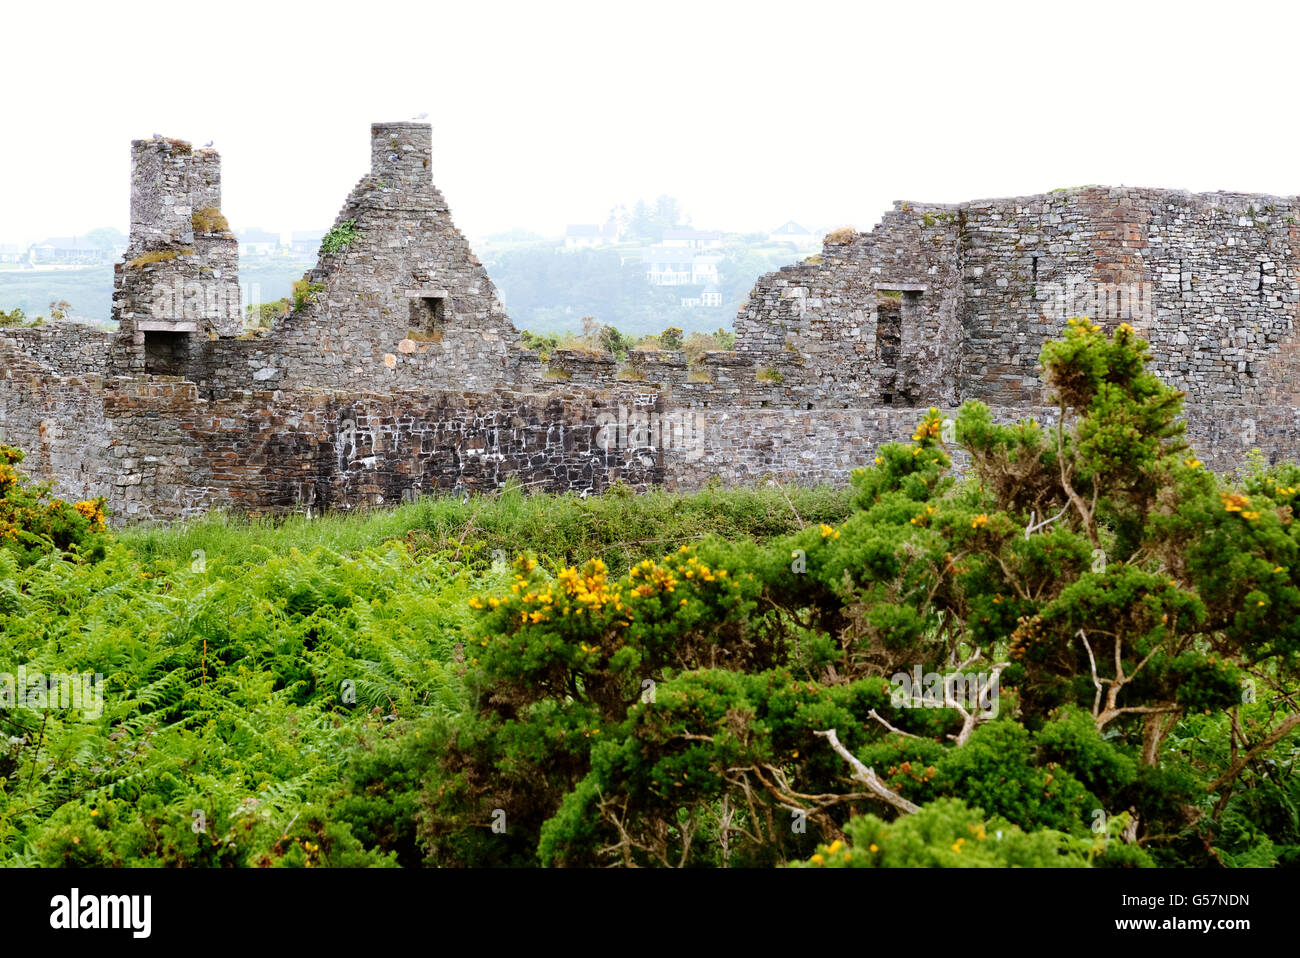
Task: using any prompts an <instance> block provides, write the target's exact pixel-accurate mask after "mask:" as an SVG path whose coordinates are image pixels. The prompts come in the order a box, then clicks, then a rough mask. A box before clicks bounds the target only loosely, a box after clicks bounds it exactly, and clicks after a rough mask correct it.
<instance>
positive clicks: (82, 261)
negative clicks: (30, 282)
mask: <svg viewBox="0 0 1300 958" xmlns="http://www.w3.org/2000/svg"><path fill="white" fill-rule="evenodd" d="M29 253H30V256H31V261H32V262H33V263H35V264H36V265H37V266H98V265H99V264H101V263H107V262H108V257H109V252H108V250H104V249H100V248H99V247H98V246H92V245H91V244H90V243H88V242H86V241H85V240H84V239H81V238H79V237H76V236H51V237H50V238H49V239H46V240H42V241H41V242H39V243H33V244H32V245H31V247H29Z"/></svg>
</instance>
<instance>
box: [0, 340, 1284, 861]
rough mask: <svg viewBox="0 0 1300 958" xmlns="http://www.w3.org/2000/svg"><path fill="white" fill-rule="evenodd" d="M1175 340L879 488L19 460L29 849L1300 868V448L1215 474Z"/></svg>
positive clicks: (942, 434)
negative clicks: (1186, 434) (52, 465)
mask: <svg viewBox="0 0 1300 958" xmlns="http://www.w3.org/2000/svg"><path fill="white" fill-rule="evenodd" d="M1146 348H1147V347H1146V344H1145V343H1144V342H1142V341H1141V340H1140V339H1138V338H1137V337H1136V336H1135V335H1134V333H1133V331H1132V330H1131V329H1129V328H1128V327H1127V326H1124V325H1122V326H1120V327H1119V329H1118V330H1117V331H1116V332H1115V334H1114V335H1113V336H1107V335H1106V334H1104V333H1103V332H1102V331H1101V330H1100V329H1099V328H1098V327H1096V326H1094V325H1091V324H1089V323H1088V322H1087V321H1072V322H1071V324H1070V326H1069V328H1068V329H1067V332H1066V334H1065V337H1064V338H1063V339H1062V340H1060V341H1056V342H1052V343H1049V344H1048V345H1047V346H1046V348H1045V349H1044V351H1043V356H1042V361H1043V366H1044V369H1045V371H1046V374H1047V377H1048V381H1049V382H1050V383H1051V385H1052V387H1053V388H1054V390H1055V391H1056V393H1057V395H1058V397H1059V415H1058V417H1057V423H1056V424H1053V425H1042V424H1039V423H1037V422H1034V421H1024V422H1021V423H1018V424H1016V425H1012V426H999V425H995V424H994V423H993V422H992V420H991V418H990V415H989V411H988V409H987V408H986V407H984V406H983V405H981V404H980V403H977V402H968V403H967V404H966V405H965V406H963V407H962V408H961V410H960V412H958V413H956V414H955V416H954V419H952V420H945V419H944V417H943V416H942V414H940V413H939V412H938V411H936V410H930V412H929V413H928V414H925V415H924V416H923V418H922V419H921V421H920V422H919V423H918V426H917V429H916V432H915V434H914V435H913V436H912V439H911V441H910V442H908V443H897V444H891V445H888V446H885V447H883V448H882V449H881V450H880V452H879V456H878V457H877V458H876V460H875V462H874V463H872V464H869V465H867V466H866V467H865V468H862V469H859V470H856V471H855V472H854V474H853V476H852V488H851V489H849V490H846V491H835V490H828V489H817V490H790V491H788V492H787V491H785V490H782V489H780V488H764V489H762V490H738V491H726V492H723V491H718V490H709V491H705V492H701V493H698V494H695V495H690V496H676V495H670V494H667V493H652V494H648V495H643V496H633V495H631V494H630V493H628V492H627V491H626V490H624V489H621V488H618V487H616V488H615V489H614V490H613V491H611V492H610V493H608V494H607V495H605V496H603V497H600V498H595V499H585V500H584V499H578V498H576V497H572V496H524V495H522V494H521V493H520V492H519V491H518V490H507V491H506V492H505V493H503V494H501V495H499V496H493V497H484V498H480V499H474V500H470V501H468V502H461V501H456V500H447V499H429V500H424V501H422V502H419V503H416V504H414V505H411V506H407V507H403V508H401V509H398V510H395V511H392V512H385V513H378V514H370V515H364V516H340V517H327V518H324V519H316V520H310V521H309V520H306V519H293V520H288V521H285V522H283V523H280V524H277V525H271V524H267V523H257V522H248V521H235V520H227V519H223V518H220V517H215V518H210V519H208V520H205V521H203V522H200V523H197V524H191V525H186V526H177V527H173V528H170V529H157V528H154V529H133V530H130V531H127V532H123V533H120V534H118V535H116V536H114V535H111V534H110V533H109V532H108V531H107V530H106V528H105V525H106V523H105V516H104V512H103V508H104V503H103V502H102V501H96V502H83V503H71V504H70V503H62V502H59V501H58V500H55V499H52V498H51V497H50V495H49V492H48V490H47V489H43V488H41V487H34V486H32V485H30V484H28V483H27V482H26V481H25V480H24V479H23V478H22V476H21V475H20V473H19V472H18V467H19V463H20V461H21V453H19V452H18V451H17V450H12V449H6V448H0V862H3V863H4V864H7V865H42V866H64V865H66V866H163V865H165V866H311V867H316V866H394V865H400V866H420V865H439V866H455V865H470V866H486V865H539V864H540V865H579V866H591V865H667V866H679V865H681V866H752V865H782V864H797V865H800V866H802V867H830V866H849V867H890V866H917V865H940V866H1046V865H1051V866H1085V867H1086V866H1112V867H1135V866H1151V865H1161V866H1206V865H1211V866H1213V865H1221V866H1227V867H1244V866H1270V865H1296V864H1300V811H1298V809H1300V779H1298V778H1297V775H1296V768H1295V759H1296V752H1297V743H1298V741H1300V735H1297V732H1296V727H1297V725H1300V702H1297V699H1296V693H1297V664H1298V662H1300V589H1298V588H1297V574H1300V556H1298V555H1297V547H1298V545H1300V524H1298V523H1296V522H1295V521H1294V514H1293V510H1294V509H1295V508H1296V506H1297V499H1300V468H1297V467H1296V466H1294V465H1279V466H1274V467H1271V468H1267V469H1266V468H1264V467H1263V466H1262V465H1256V466H1254V467H1253V468H1251V469H1248V470H1245V471H1243V473H1242V474H1241V475H1238V476H1236V477H1232V478H1228V477H1217V476H1215V475H1213V474H1212V473H1210V472H1208V471H1207V470H1206V469H1205V468H1204V467H1203V466H1202V464H1201V463H1200V462H1199V461H1198V460H1197V459H1196V458H1195V454H1194V453H1193V452H1192V451H1191V450H1189V449H1188V448H1187V447H1186V445H1185V443H1184V442H1183V440H1182V427H1181V425H1180V423H1179V422H1178V416H1179V412H1180V404H1181V396H1180V395H1179V394H1178V393H1177V392H1175V391H1174V390H1172V389H1170V388H1169V387H1167V386H1165V385H1163V384H1162V383H1161V382H1160V381H1159V380H1158V379H1156V378H1155V377H1154V376H1152V375H1150V374H1149V373H1147V372H1146V368H1145V360H1146ZM956 452H960V453H961V456H962V461H963V462H964V463H966V464H967V465H966V466H965V471H964V478H962V479H960V480H959V479H957V478H955V477H954V475H953V462H952V458H951V456H952V454H953V453H956ZM95 674H98V675H102V677H103V680H102V698H100V697H96V696H93V695H88V696H86V697H83V698H82V699H81V700H79V701H77V702H76V703H75V707H73V706H70V705H69V702H68V697H67V695H66V694H61V693H60V692H59V691H58V690H57V682H58V681H62V679H58V678H57V677H67V676H82V675H95ZM64 691H66V689H65V690H64Z"/></svg>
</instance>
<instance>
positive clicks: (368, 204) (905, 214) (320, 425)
mask: <svg viewBox="0 0 1300 958" xmlns="http://www.w3.org/2000/svg"><path fill="white" fill-rule="evenodd" d="M370 140H371V166H370V170H369V171H368V172H367V173H366V175H365V176H363V177H362V178H361V180H360V182H358V184H357V185H356V187H355V188H354V189H353V190H352V192H351V193H350V194H349V195H348V197H347V199H346V201H345V202H344V204H343V207H342V209H341V210H340V212H339V214H338V217H337V219H336V221H335V224H334V226H335V228H334V230H333V231H332V234H333V235H334V236H335V237H336V238H338V240H339V243H338V246H337V249H333V250H332V251H327V250H326V249H322V252H321V255H320V258H319V261H318V263H317V265H316V266H315V268H313V269H312V270H310V271H309V272H308V273H307V275H306V276H304V278H303V282H302V284H301V288H300V293H299V296H298V301H297V303H296V306H295V308H293V309H292V310H291V311H290V312H289V313H288V314H286V315H284V316H282V317H280V318H278V319H277V320H276V322H275V323H274V325H273V326H272V328H270V329H269V330H265V329H258V330H252V331H246V330H245V326H244V323H243V311H244V304H243V302H242V298H241V293H240V287H239V281H238V262H237V244H236V241H235V239H234V237H233V236H232V235H231V234H230V232H229V229H228V227H227V225H226V222H225V219H224V217H223V216H222V215H221V175H220V157H219V156H218V155H217V154H216V153H215V152H214V151H212V150H195V149H193V148H192V147H191V146H190V145H189V144H187V143H185V142H183V141H180V140H169V139H164V138H161V137H154V138H153V139H150V140H138V141H135V142H134V143H132V147H131V161H132V174H131V237H130V248H129V250H128V252H127V253H126V255H125V257H124V258H123V262H122V263H120V264H118V266H117V267H116V273H115V287H116V288H115V295H114V305H113V313H114V317H113V318H114V319H115V320H116V323H117V328H116V330H115V331H113V332H101V331H98V330H94V329H88V328H86V327H81V326H72V325H64V326H47V327H41V328H35V329H19V330H0V439H2V440H3V441H5V442H8V443H11V444H14V445H18V446H20V447H22V448H24V449H26V450H27V452H28V454H29V458H28V460H27V462H26V464H25V468H26V469H27V471H28V472H29V473H31V474H32V475H34V476H36V477H37V478H41V479H48V480H50V481H52V482H53V483H54V484H55V487H56V490H57V492H58V494H60V495H63V496H66V497H75V498H78V499H81V498H89V497H93V496H99V495H102V496H105V497H107V498H108V500H109V505H110V509H111V510H112V512H113V514H114V516H115V521H119V522H121V521H132V520H141V519H172V518H177V517H183V516H189V515H197V514H201V513H202V512H204V511H206V510H208V509H211V508H214V507H227V508H232V509H236V510H239V511H245V512H250V513H258V514H269V513H283V512H288V511H305V510H313V511H319V510H322V509H340V508H353V507H362V506H373V505H382V504H387V503H393V502H399V501H403V500H409V499H411V498H413V497H415V496H418V495H421V494H426V493H430V492H434V491H447V492H468V491H487V490H491V489H496V488H499V487H501V486H502V485H503V484H504V483H506V482H507V481H511V480H515V481H519V482H521V483H523V484H525V485H526V486H528V487H530V488H535V489H544V490H549V491H566V490H571V491H578V492H583V493H587V492H600V491H602V490H604V489H605V488H607V487H608V486H609V485H610V484H611V483H614V482H624V483H627V484H628V485H630V486H632V487H633V488H635V489H639V490H643V489H647V488H650V487H652V486H664V487H668V488H675V489H693V488H698V487H700V486H701V485H703V484H705V483H707V482H709V481H711V480H714V479H720V480H722V481H723V482H725V483H727V484H754V483H760V482H763V481H765V480H767V479H769V478H778V479H781V480H787V481H794V482H800V483H814V482H831V483H844V482H845V481H847V478H848V474H849V471H850V470H851V469H852V468H854V467H855V466H857V465H861V464H862V463H864V462H869V461H870V459H871V457H872V456H873V455H874V450H875V449H876V447H877V446H878V445H880V444H881V443H884V442H890V441H898V440H902V439H906V437H907V435H909V434H910V430H911V429H912V427H913V426H914V424H915V422H916V420H917V417H918V408H917V407H927V406H931V405H934V406H940V407H942V408H952V407H955V406H957V405H959V404H960V403H961V402H962V401H964V400H965V399H968V398H976V399H980V400H983V401H984V402H986V403H988V404H989V405H990V406H991V407H992V409H993V411H994V414H995V416H996V417H997V418H999V419H1000V420H1003V421H1011V420H1015V419H1017V418H1021V417H1028V416H1034V417H1037V418H1038V419H1039V420H1040V421H1044V422H1052V421H1054V419H1055V416H1056V415H1057V412H1056V410H1055V409H1054V408H1051V407H1050V405H1049V404H1048V397H1047V395H1046V393H1045V390H1044V387H1043V383H1042V380H1041V370H1040V369H1039V367H1038V363H1037V359H1038V354H1039V351H1040V349H1041V347H1042V344H1043V342H1044V340H1046V339H1048V338H1049V337H1053V336H1056V335H1058V334H1059V333H1060V331H1061V330H1062V328H1063V327H1064V325H1065V320H1066V319H1067V318H1068V317H1070V316H1074V315H1087V316H1090V317H1092V318H1093V319H1094V320H1096V321H1098V322H1100V323H1102V324H1103V325H1112V326H1113V325H1116V324H1118V323H1119V322H1129V323H1130V324H1132V325H1133V326H1134V327H1136V328H1137V330H1138V331H1139V332H1140V333H1141V334H1142V335H1143V336H1144V337H1145V338H1147V339H1148V340H1150V342H1151V343H1152V350H1153V355H1154V359H1155V368H1156V371H1157V372H1158V373H1159V374H1160V375H1161V376H1162V377H1163V378H1164V379H1165V380H1166V381H1168V382H1171V383H1173V384H1174V385H1176V386H1177V387H1178V388H1180V389H1182V390H1184V391H1185V392H1186V393H1187V413H1186V419H1187V423H1188V428H1189V435H1190V437H1191V440H1192V442H1193V445H1194V446H1195V447H1196V448H1197V450H1198V454H1199V455H1200V456H1201V458H1202V459H1204V460H1205V461H1206V463H1207V464H1208V465H1210V466H1212V467H1214V468H1220V469H1223V468H1229V467H1231V466H1233V465H1235V464H1237V463H1239V462H1240V461H1241V459H1242V457H1243V456H1244V454H1245V453H1246V452H1247V451H1248V450H1250V449H1251V448H1254V447H1259V448H1261V449H1263V450H1264V451H1265V452H1266V454H1267V455H1268V456H1269V457H1270V458H1272V459H1277V458H1279V457H1287V458H1300V415H1297V413H1298V412H1300V376H1297V371H1298V370H1297V360H1298V358H1300V357H1297V355H1296V349H1297V340H1296V320H1297V315H1296V312H1297V309H1298V308H1300V248H1298V245H1297V233H1296V225H1295V217H1296V215H1297V213H1296V210H1297V207H1300V200H1298V199H1297V198H1294V197H1292V198H1284V197H1272V196H1251V195H1244V194H1230V193H1213V194H1190V193H1183V192H1176V191H1168V190H1150V189H1125V188H1120V189H1110V188H1104V187H1087V188H1082V189H1076V190H1063V191H1056V192H1053V193H1049V194H1045V195H1041V196H1031V197H1017V198H1011V199H1000V200H982V201H977V202H971V203H961V204H952V205H933V204H928V205H927V204H919V203H897V204H895V208H894V209H893V210H891V211H889V212H887V213H886V214H885V216H884V217H883V219H882V221H881V222H880V224H879V225H877V226H876V228H875V229H874V230H872V231H871V232H867V233H854V232H852V231H847V230H846V231H837V232H836V233H833V234H831V235H830V236H828V237H827V239H826V242H825V244H824V248H823V250H822V252H821V253H820V254H819V255H818V256H814V257H811V258H809V260H807V261H805V262H803V263H798V264H795V265H792V266H787V267H784V268H782V269H781V270H779V271H777V272H775V273H771V274H768V275H767V276H764V277H762V278H760V279H759V281H758V282H757V284H756V285H755V287H754V290H753V292H752V293H751V295H750V298H749V301H748V303H746V304H745V306H744V307H742V309H741V310H740V314H739V315H738V317H737V320H736V332H737V342H736V349H735V350H734V351H733V352H720V353H709V354H706V355H705V356H704V357H702V358H701V359H699V360H698V361H697V362H695V363H693V364H692V363H689V362H688V361H687V358H686V357H685V356H684V355H683V354H682V353H677V352H669V351H638V350H634V351H633V352H632V353H631V354H630V355H629V356H628V358H627V360H626V361H623V362H616V361H615V360H613V359H612V358H611V357H609V356H607V355H601V354H595V353H588V352H584V351H580V350H557V351H555V352H554V353H552V354H551V355H550V356H549V357H547V360H546V361H545V362H543V361H542V360H541V359H540V358H539V356H538V355H537V354H536V353H532V352H528V351H526V350H523V349H521V348H520V343H519V334H518V332H517V330H516V329H515V328H514V326H513V325H512V324H511V322H510V320H509V318H508V317H507V315H506V313H505V310H504V309H503V307H502V305H501V301H500V298H499V296H498V295H497V293H496V290H495V288H494V287H493V285H492V281H491V279H490V278H489V277H488V275H487V273H486V271H485V270H484V269H483V267H482V264H481V263H480V262H479V261H478V259H477V258H476V257H475V256H474V253H473V251H472V250H471V249H470V247H469V244H468V243H467V242H466V240H465V238H464V236H463V235H462V234H461V233H460V232H459V231H458V230H457V229H456V227H455V225H454V223H453V222H452V220H451V215H450V211H449V209H448V206H447V203H446V201H445V199H444V198H443V196H442V194H441V193H440V192H439V191H438V190H437V189H436V187H435V186H434V184H433V176H432V161H433V157H432V137H431V130H430V127H429V126H428V125H426V124H419V123H380V124H375V125H374V126H372V127H371V131H370Z"/></svg>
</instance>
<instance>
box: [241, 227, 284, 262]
mask: <svg viewBox="0 0 1300 958" xmlns="http://www.w3.org/2000/svg"><path fill="white" fill-rule="evenodd" d="M238 239H239V255H240V256H267V255H269V254H271V253H274V252H276V251H277V250H278V249H279V248H280V234H279V233H268V232H267V231H266V230H258V229H252V230H244V232H242V233H240V234H239V235H238Z"/></svg>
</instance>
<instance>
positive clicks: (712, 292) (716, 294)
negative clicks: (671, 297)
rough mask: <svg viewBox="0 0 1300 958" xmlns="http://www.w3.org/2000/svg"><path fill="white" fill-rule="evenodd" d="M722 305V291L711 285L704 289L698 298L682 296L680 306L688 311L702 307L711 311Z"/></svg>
mask: <svg viewBox="0 0 1300 958" xmlns="http://www.w3.org/2000/svg"><path fill="white" fill-rule="evenodd" d="M721 305H722V290H720V289H718V287H717V286H716V285H714V284H712V283H710V284H709V285H708V286H706V287H704V291H703V292H702V293H700V295H699V296H683V297H682V306H684V307H686V308H688V309H694V308H697V307H701V306H702V307H704V308H705V309H713V308H715V307H718V306H721Z"/></svg>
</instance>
